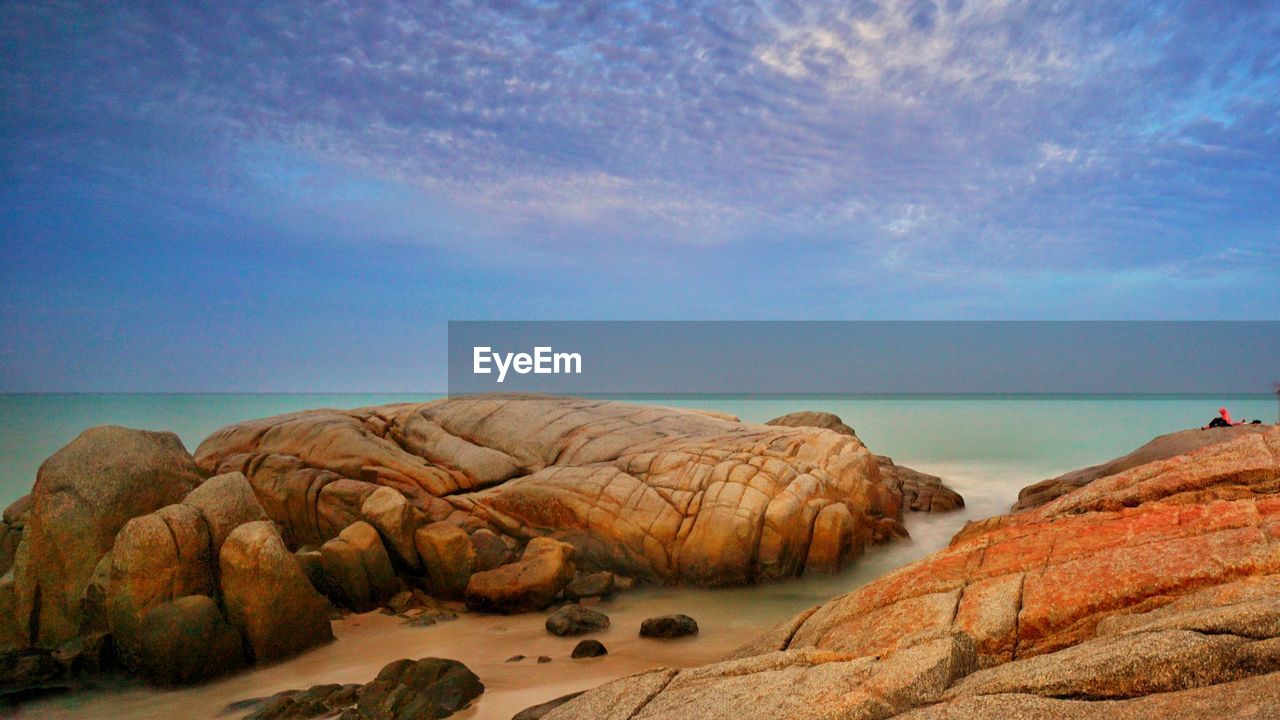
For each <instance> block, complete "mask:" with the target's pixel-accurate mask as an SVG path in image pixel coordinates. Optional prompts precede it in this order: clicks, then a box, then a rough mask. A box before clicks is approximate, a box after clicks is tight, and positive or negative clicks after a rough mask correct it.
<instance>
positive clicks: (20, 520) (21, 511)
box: [0, 494, 31, 575]
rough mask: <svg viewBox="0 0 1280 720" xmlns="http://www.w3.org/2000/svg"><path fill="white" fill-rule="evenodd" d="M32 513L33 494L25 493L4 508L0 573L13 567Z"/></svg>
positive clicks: (0, 532) (1, 528)
mask: <svg viewBox="0 0 1280 720" xmlns="http://www.w3.org/2000/svg"><path fill="white" fill-rule="evenodd" d="M30 514H31V495H30V494H27V495H23V496H22V497H20V498H18V499H17V500H14V501H13V502H12V503H10V504H9V507H7V508H5V509H4V516H3V520H0V575H4V574H5V573H7V572H9V570H10V569H12V568H13V561H14V558H15V557H16V556H17V553H18V543H20V542H22V532H23V530H24V529H25V528H26V526H27V516H28V515H30Z"/></svg>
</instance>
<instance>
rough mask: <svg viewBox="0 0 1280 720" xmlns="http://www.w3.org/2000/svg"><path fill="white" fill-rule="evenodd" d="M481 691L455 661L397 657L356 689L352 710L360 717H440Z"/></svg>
mask: <svg viewBox="0 0 1280 720" xmlns="http://www.w3.org/2000/svg"><path fill="white" fill-rule="evenodd" d="M482 692H484V684H483V683H481V682H480V678H478V677H476V674H475V673H473V672H471V671H470V670H469V669H467V666H466V665H463V664H462V663H460V662H458V661H456V660H445V659H441V658H424V659H422V660H417V661H414V660H397V661H395V662H393V663H391V664H389V665H387V666H386V667H384V668H382V671H381V672H379V673H378V677H377V678H375V679H374V681H373V682H371V683H369V684H368V685H365V686H364V687H363V688H361V690H360V696H359V699H358V700H357V702H356V709H357V711H358V713H359V717H360V718H362V719H363V720H397V719H398V718H444V717H448V716H449V715H452V714H453V713H455V712H457V711H459V710H461V709H462V708H464V707H466V706H467V704H468V703H470V702H471V701H472V700H473V699H475V698H476V697H478V696H479V695H480V693H482Z"/></svg>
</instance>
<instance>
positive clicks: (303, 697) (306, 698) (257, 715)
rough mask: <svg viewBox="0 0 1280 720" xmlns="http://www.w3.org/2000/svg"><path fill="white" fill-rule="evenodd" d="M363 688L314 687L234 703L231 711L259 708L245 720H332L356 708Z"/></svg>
mask: <svg viewBox="0 0 1280 720" xmlns="http://www.w3.org/2000/svg"><path fill="white" fill-rule="evenodd" d="M361 687H363V686H362V685H357V684H346V685H339V684H337V683H328V684H325V685H313V686H312V687H310V688H308V689H306V690H285V691H284V692H278V693H276V694H275V695H272V696H271V697H266V698H255V699H253V700H246V701H241V702H238V703H234V704H232V705H231V706H229V707H228V708H227V711H241V710H246V709H248V708H250V707H254V706H257V710H255V711H253V712H252V713H250V714H248V715H246V716H245V720H309V719H310V718H323V717H332V716H334V715H336V714H338V713H339V712H341V711H343V710H344V709H348V708H352V707H354V706H355V704H356V697H357V696H358V695H359V694H360V688H361ZM222 714H226V712H224V713H222ZM344 717H345V715H344Z"/></svg>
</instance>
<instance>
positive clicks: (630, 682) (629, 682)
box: [542, 668, 678, 720]
mask: <svg viewBox="0 0 1280 720" xmlns="http://www.w3.org/2000/svg"><path fill="white" fill-rule="evenodd" d="M677 672H678V671H677V670H675V669H673V668H657V669H654V670H646V671H644V672H641V673H636V674H635V675H628V676H626V677H623V678H619V679H617V680H614V681H613V682H609V683H605V684H604V685H601V686H600V687H598V688H595V689H594V690H589V691H587V692H585V693H583V694H581V695H579V696H578V697H576V698H574V699H572V700H570V701H569V702H566V703H561V704H560V706H559V707H556V708H552V710H551V712H549V713H547V714H546V715H543V716H542V717H543V718H544V720H575V719H576V718H591V719H592V720H631V718H633V717H636V715H637V714H638V713H639V712H640V711H641V710H643V709H644V707H645V705H646V704H648V702H649V701H650V700H652V699H653V698H654V697H656V696H657V695H658V694H659V693H661V692H662V690H663V688H665V687H667V684H668V683H670V682H671V679H672V678H673V677H675V675H676V673H677Z"/></svg>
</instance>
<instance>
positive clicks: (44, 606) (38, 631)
mask: <svg viewBox="0 0 1280 720" xmlns="http://www.w3.org/2000/svg"><path fill="white" fill-rule="evenodd" d="M199 482H200V473H199V470H198V469H197V468H196V466H195V463H194V462H193V461H192V458H191V456H190V455H189V454H188V453H187V451H186V449H185V448H183V447H182V442H181V441H180V440H179V439H178V436H177V435H174V434H173V433H156V432H147V431H143V430H129V429H126V428H122V427H116V426H102V427H96V428H90V429H89V430H86V431H84V432H83V433H81V434H80V435H79V437H77V438H76V439H74V440H72V441H71V442H70V443H68V444H67V445H66V446H65V447H63V448H62V449H61V450H59V451H58V452H56V453H54V454H53V455H52V456H51V457H50V458H49V459H48V460H45V461H44V463H43V464H42V465H41V466H40V470H39V472H38V474H37V475H36V482H35V487H34V488H33V489H32V491H31V509H30V514H29V515H28V517H27V522H26V533H25V540H24V541H23V543H22V544H23V545H25V546H27V547H26V550H25V553H26V560H25V562H15V567H14V571H15V573H14V577H15V589H16V602H15V604H16V617H17V618H18V622H17V628H18V631H19V635H20V638H21V639H22V640H23V641H24V642H26V643H32V644H37V643H38V644H40V645H43V646H46V647H52V646H56V645H59V644H61V643H63V642H65V641H66V640H69V639H70V638H72V637H74V636H75V635H76V634H77V633H78V632H80V625H81V617H80V599H81V597H82V596H83V594H84V591H85V587H86V585H87V584H88V583H89V579H90V577H91V576H92V574H93V571H94V568H95V567H96V566H97V564H98V561H99V559H101V557H102V556H103V554H105V553H106V552H107V551H108V550H110V549H111V546H112V545H114V544H115V539H116V533H118V532H119V531H120V529H121V528H122V527H124V524H125V523H126V522H128V521H129V520H130V519H132V518H135V517H138V516H139V515H145V514H147V513H149V512H152V511H155V510H158V509H160V508H161V507H164V506H165V505H170V504H173V503H176V502H178V501H180V500H181V499H182V498H183V497H184V496H185V495H186V494H187V493H188V492H190V491H191V490H192V489H193V488H194V487H195V486H196V485H197V484H199ZM21 555H22V552H19V556H21Z"/></svg>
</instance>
